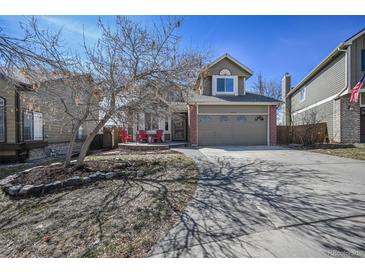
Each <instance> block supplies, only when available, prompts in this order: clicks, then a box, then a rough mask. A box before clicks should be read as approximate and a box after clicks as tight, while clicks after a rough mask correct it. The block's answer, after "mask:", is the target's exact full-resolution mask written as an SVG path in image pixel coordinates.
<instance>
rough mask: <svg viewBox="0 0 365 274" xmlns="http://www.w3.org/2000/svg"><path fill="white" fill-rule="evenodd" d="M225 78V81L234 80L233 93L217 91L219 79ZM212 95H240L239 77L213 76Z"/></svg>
mask: <svg viewBox="0 0 365 274" xmlns="http://www.w3.org/2000/svg"><path fill="white" fill-rule="evenodd" d="M218 78H223V79H233V92H231V91H217V79H218ZM212 95H213V96H215V95H235V96H237V95H238V76H237V75H231V76H225V75H213V76H212Z"/></svg>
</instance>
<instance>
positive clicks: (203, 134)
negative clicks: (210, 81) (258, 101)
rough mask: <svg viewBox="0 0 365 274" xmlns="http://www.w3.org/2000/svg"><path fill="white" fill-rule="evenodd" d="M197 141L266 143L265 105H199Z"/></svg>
mask: <svg viewBox="0 0 365 274" xmlns="http://www.w3.org/2000/svg"><path fill="white" fill-rule="evenodd" d="M197 114H198V119H197V120H198V121H197V135H198V136H197V137H198V138H197V139H198V140H197V141H198V144H199V145H267V144H269V123H268V121H269V119H268V116H269V115H268V114H269V113H268V106H267V105H198V108H197Z"/></svg>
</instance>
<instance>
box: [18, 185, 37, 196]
mask: <svg viewBox="0 0 365 274" xmlns="http://www.w3.org/2000/svg"><path fill="white" fill-rule="evenodd" d="M33 187H34V186H33V185H25V186H23V187H22V188H21V189H20V190H19V192H18V195H21V196H26V195H28V194H29V192H30V191H31V190H32V188H33Z"/></svg>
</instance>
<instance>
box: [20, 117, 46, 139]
mask: <svg viewBox="0 0 365 274" xmlns="http://www.w3.org/2000/svg"><path fill="white" fill-rule="evenodd" d="M23 138H24V141H41V140H43V115H42V113H40V112H31V111H24V115H23Z"/></svg>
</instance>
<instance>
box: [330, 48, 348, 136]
mask: <svg viewBox="0 0 365 274" xmlns="http://www.w3.org/2000/svg"><path fill="white" fill-rule="evenodd" d="M337 50H338V51H341V52H345V75H346V77H345V86H344V87H343V89H342V90H341V91H340V92H339V93H338V94H337V95H336V97H335V98H334V100H335V101H336V100H338V99H339V98H340V97H341V95H342V93H344V92H345V91H347V90H348V89H349V86H350V85H351V84H350V83H351V44H350V45H349V46H348V47H347V49H342V48H341V47H338V49H337ZM335 101H334V103H335ZM340 111H341V110H340ZM336 117H337V113H336V107H335V105H334V115H333V127H334V129H335V127H336V124H337V123H336V122H337V121H336ZM339 123H340V125H339V127H340V128H339V130H340V133H339V134H340V136H338V138H336V139H337V141H340V142H341V121H340V122H339ZM334 138H335V136H334Z"/></svg>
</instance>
